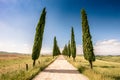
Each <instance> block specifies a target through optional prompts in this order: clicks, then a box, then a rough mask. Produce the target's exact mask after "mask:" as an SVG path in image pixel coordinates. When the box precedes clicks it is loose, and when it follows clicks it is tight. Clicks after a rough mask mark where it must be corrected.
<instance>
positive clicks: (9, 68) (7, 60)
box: [0, 54, 55, 80]
mask: <svg viewBox="0 0 120 80" xmlns="http://www.w3.org/2000/svg"><path fill="white" fill-rule="evenodd" d="M54 60H55V58H54V59H53V57H52V56H40V58H39V59H38V60H37V61H36V66H35V67H34V68H33V67H32V62H33V61H32V59H31V56H30V55H17V54H15V55H12V56H11V55H10V56H9V55H7V56H1V57H0V73H1V74H0V80H29V79H32V78H33V77H34V76H35V75H36V74H37V73H38V72H40V71H42V70H43V69H44V68H45V67H46V66H48V65H49V64H50V63H51V62H53V61H54ZM38 61H39V62H40V64H39V63H38ZM26 64H28V66H29V69H28V71H26Z"/></svg>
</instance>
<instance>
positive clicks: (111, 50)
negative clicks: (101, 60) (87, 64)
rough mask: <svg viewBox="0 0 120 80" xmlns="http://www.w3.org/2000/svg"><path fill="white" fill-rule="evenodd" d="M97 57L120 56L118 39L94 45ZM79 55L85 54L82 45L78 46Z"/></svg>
mask: <svg viewBox="0 0 120 80" xmlns="http://www.w3.org/2000/svg"><path fill="white" fill-rule="evenodd" d="M94 53H95V55H120V41H119V40H117V39H110V40H104V41H98V42H97V43H96V44H95V45H94ZM77 54H83V49H82V45H78V46H77Z"/></svg>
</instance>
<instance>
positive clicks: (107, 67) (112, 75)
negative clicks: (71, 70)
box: [66, 56, 120, 80]
mask: <svg viewBox="0 0 120 80" xmlns="http://www.w3.org/2000/svg"><path fill="white" fill-rule="evenodd" d="M103 57H104V56H103ZM106 57H107V56H106ZM111 58H112V57H109V58H108V59H109V61H103V60H102V59H101V60H98V59H97V60H96V61H95V62H93V66H94V67H93V70H91V69H90V66H89V63H88V61H86V60H85V59H84V58H83V56H77V57H76V62H73V59H72V58H70V59H69V58H67V57H66V59H67V60H68V61H69V62H70V63H71V64H72V65H73V66H75V67H76V68H77V69H78V71H79V72H80V73H82V74H84V75H86V76H87V77H88V78H89V79H90V80H120V63H118V62H119V60H118V59H116V58H115V60H118V61H116V62H113V61H114V60H113V58H112V60H111ZM117 58H120V57H117Z"/></svg>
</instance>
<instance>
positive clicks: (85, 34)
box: [81, 9, 95, 69]
mask: <svg viewBox="0 0 120 80" xmlns="http://www.w3.org/2000/svg"><path fill="white" fill-rule="evenodd" d="M81 14H82V41H83V53H84V58H85V59H86V60H88V61H89V63H90V67H91V69H92V68H93V66H92V62H93V61H95V55H94V52H93V44H92V40H91V38H92V37H91V35H90V30H89V25H88V20H87V14H86V12H85V10H84V9H82V11H81Z"/></svg>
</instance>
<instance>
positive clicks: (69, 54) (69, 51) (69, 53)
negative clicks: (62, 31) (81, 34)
mask: <svg viewBox="0 0 120 80" xmlns="http://www.w3.org/2000/svg"><path fill="white" fill-rule="evenodd" d="M68 56H69V58H70V56H71V46H70V41H69V43H68Z"/></svg>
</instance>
